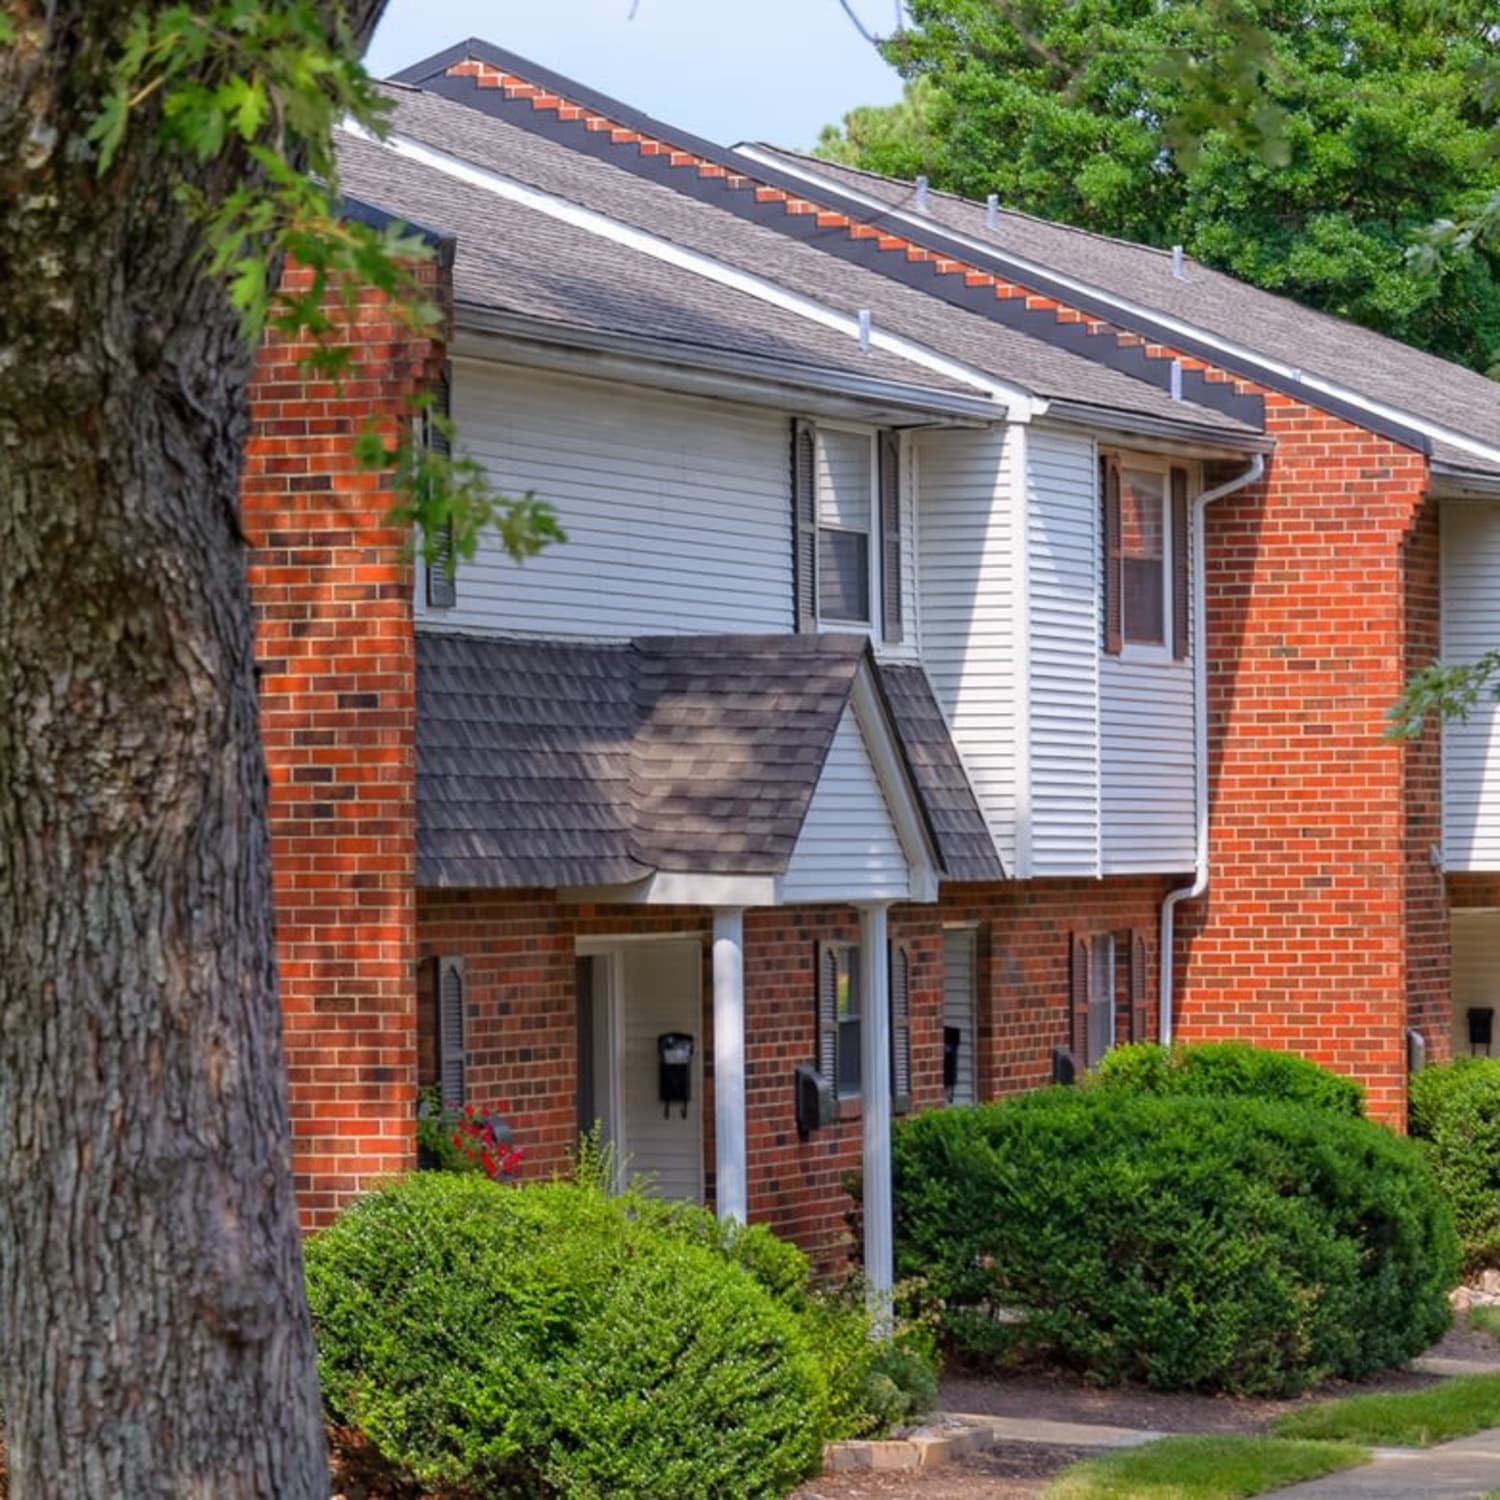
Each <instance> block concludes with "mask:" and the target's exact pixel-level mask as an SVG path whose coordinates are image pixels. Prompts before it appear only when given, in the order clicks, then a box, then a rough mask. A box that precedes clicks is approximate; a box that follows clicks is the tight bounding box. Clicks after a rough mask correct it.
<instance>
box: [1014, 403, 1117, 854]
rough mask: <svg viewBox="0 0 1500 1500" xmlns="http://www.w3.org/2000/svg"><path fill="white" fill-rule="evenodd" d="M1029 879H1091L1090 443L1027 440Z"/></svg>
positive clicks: (1096, 572)
mask: <svg viewBox="0 0 1500 1500" xmlns="http://www.w3.org/2000/svg"><path fill="white" fill-rule="evenodd" d="M1027 459H1028V462H1027V484H1026V492H1027V506H1026V513H1027V574H1028V576H1027V597H1028V601H1029V605H1030V627H1031V628H1030V633H1029V674H1028V675H1029V679H1030V714H1029V718H1030V751H1029V757H1028V758H1029V761H1030V768H1031V809H1030V829H1031V873H1032V874H1033V875H1038V876H1042V875H1097V874H1099V873H1100V870H1101V858H1100V812H1101V809H1100V777H1099V756H1100V733H1099V719H1100V713H1099V656H1100V649H1099V644H1100V634H1101V630H1102V619H1103V617H1102V613H1101V610H1102V605H1101V599H1100V588H1099V584H1100V555H1099V553H1100V535H1099V500H1098V479H1097V460H1096V456H1095V451H1094V445H1093V443H1092V442H1091V441H1089V440H1088V439H1087V438H1080V437H1073V436H1068V435H1064V434H1061V433H1055V432H1045V431H1039V430H1036V429H1033V430H1032V431H1031V432H1030V433H1029V434H1028V437H1027Z"/></svg>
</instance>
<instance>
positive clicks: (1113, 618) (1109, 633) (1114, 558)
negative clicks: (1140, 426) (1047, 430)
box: [1099, 453, 1125, 656]
mask: <svg viewBox="0 0 1500 1500" xmlns="http://www.w3.org/2000/svg"><path fill="white" fill-rule="evenodd" d="M1099 497H1100V503H1101V505H1102V506H1103V511H1104V515H1103V520H1102V530H1103V533H1104V649H1105V650H1106V651H1107V652H1109V654H1110V655H1111V656H1118V655H1119V654H1120V651H1121V649H1122V648H1123V646H1124V644H1125V632H1124V619H1123V611H1124V599H1123V596H1122V594H1121V567H1122V552H1123V539H1122V533H1121V520H1120V460H1119V459H1118V458H1117V457H1116V456H1115V455H1114V454H1113V453H1106V454H1104V455H1103V456H1102V457H1101V458H1100V459H1099Z"/></svg>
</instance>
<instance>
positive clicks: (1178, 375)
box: [1171, 359, 1182, 401]
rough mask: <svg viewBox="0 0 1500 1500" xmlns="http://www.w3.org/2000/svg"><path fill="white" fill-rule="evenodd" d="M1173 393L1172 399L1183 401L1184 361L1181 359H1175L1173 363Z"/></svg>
mask: <svg viewBox="0 0 1500 1500" xmlns="http://www.w3.org/2000/svg"><path fill="white" fill-rule="evenodd" d="M1171 393H1172V399H1173V400H1174V401H1181V400H1182V361H1181V360H1180V359H1174V360H1173V361H1172V392H1171Z"/></svg>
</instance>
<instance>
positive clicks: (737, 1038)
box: [714, 907, 748, 1224]
mask: <svg viewBox="0 0 1500 1500" xmlns="http://www.w3.org/2000/svg"><path fill="white" fill-rule="evenodd" d="M714 1157H715V1183H716V1187H715V1189H714V1201H715V1204H716V1205H717V1208H718V1212H719V1217H720V1218H721V1219H738V1220H739V1221H740V1223H742V1224H743V1223H745V1222H746V1220H747V1189H746V1178H747V1176H748V1173H747V1169H746V1154H745V913H744V912H743V911H741V910H740V909H739V908H738V907H725V908H721V909H719V910H717V911H715V912H714Z"/></svg>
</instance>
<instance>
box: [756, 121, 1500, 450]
mask: <svg viewBox="0 0 1500 1500" xmlns="http://www.w3.org/2000/svg"><path fill="white" fill-rule="evenodd" d="M759 149H761V150H763V151H765V152H767V153H768V154H772V155H774V156H777V157H779V158H780V159H781V160H782V161H784V162H786V163H788V164H789V165H791V166H794V167H797V168H799V169H802V170H809V169H810V170H812V171H815V172H818V173H819V174H821V175H823V176H826V177H827V178H828V179H829V180H830V181H831V182H834V183H836V184H839V185H841V186H844V187H847V188H850V189H852V190H854V191H856V192H860V193H863V194H865V195H866V196H868V197H872V198H878V199H880V200H881V201H883V202H885V203H888V204H890V205H891V206H892V207H893V208H901V209H904V210H907V211H913V210H914V208H915V188H914V186H913V184H911V183H909V182H904V181H902V180H900V179H898V178H892V177H883V176H880V175H879V174H878V173H874V172H864V171H860V170H858V169H856V168H853V167H843V166H838V165H835V164H833V163H830V162H825V161H822V160H819V159H817V158H815V157H809V156H804V155H800V154H798V153H796V152H792V151H784V150H780V149H779V148H776V147H772V146H762V147H760V148H759ZM747 169H748V170H750V171H751V172H753V171H754V167H753V166H751V165H749V164H747ZM809 192H811V190H810V189H809ZM926 216H927V217H928V218H930V219H931V220H932V221H933V223H934V224H935V225H938V226H940V227H944V228H948V229H953V230H957V231H959V232H961V233H963V234H965V235H968V236H969V237H970V238H973V239H977V240H982V241H984V242H986V243H988V244H992V245H993V246H994V247H995V248H996V250H998V251H1001V252H1005V253H1008V254H1012V255H1018V256H1022V257H1024V258H1025V259H1027V260H1030V261H1034V262H1036V263H1037V264H1038V265H1040V266H1042V267H1044V268H1046V269H1048V270H1051V271H1053V272H1056V273H1058V274H1060V275H1064V276H1068V277H1071V278H1073V279H1075V280H1078V281H1083V282H1087V283H1088V284H1089V285H1091V286H1094V287H1097V288H1099V289H1100V290H1101V291H1105V292H1108V293H1110V294H1111V295H1113V296H1117V297H1122V298H1128V299H1129V300H1130V301H1132V302H1133V303H1135V304H1136V305H1137V306H1142V307H1147V308H1150V309H1152V310H1154V311H1156V312H1160V313H1165V314H1167V315H1169V316H1171V317H1173V318H1178V319H1181V320H1183V321H1184V322H1188V323H1191V324H1193V325H1195V326H1196V327H1198V328H1201V329H1203V330H1206V331H1207V332H1209V333H1213V334H1216V335H1218V336H1219V337H1221V338H1225V339H1232V340H1234V342H1235V343H1237V344H1238V345H1240V346H1241V347H1243V348H1248V349H1251V350H1253V351H1254V352H1256V353H1258V354H1261V355H1263V356H1265V357H1267V358H1270V359H1273V360H1277V361H1280V362H1282V363H1284V364H1287V365H1291V366H1293V367H1294V368H1298V369H1301V370H1304V371H1306V372H1307V373H1308V374H1313V375H1320V376H1322V377H1323V378H1324V379H1326V380H1330V381H1334V382H1336V383H1337V384H1339V385H1342V386H1344V387H1346V388H1347V389H1349V390H1351V391H1355V392H1358V393H1359V394H1361V395H1363V396H1365V397H1367V398H1369V399H1372V400H1378V401H1381V402H1384V403H1386V404H1388V405H1390V406H1394V407H1396V408H1398V409H1399V410H1401V411H1405V412H1409V413H1411V414H1412V415H1414V416H1418V417H1421V418H1425V419H1426V420H1428V421H1431V422H1437V423H1441V424H1442V425H1444V426H1446V427H1449V428H1452V429H1453V430H1454V431H1455V432H1461V433H1463V434H1464V435H1465V436H1468V437H1472V438H1476V439H1479V440H1480V441H1482V442H1486V443H1494V444H1496V445H1500V384H1497V383H1496V382H1494V381H1492V380H1489V379H1487V378H1486V377H1485V376H1483V375H1480V374H1478V373H1476V372H1475V371H1473V370H1469V369H1466V368H1465V367H1464V366H1462V365H1456V364H1453V363H1451V362H1450V361H1448V360H1445V359H1440V358H1438V357H1437V356H1436V355H1433V354H1427V353H1424V352H1423V351H1422V350H1420V349H1413V348H1411V347H1410V346H1409V345H1407V344H1403V343H1401V342H1399V341H1398V340H1396V339H1393V338H1388V337H1386V336H1385V335H1384V334H1379V333H1375V332H1374V331H1372V330H1371V329H1368V328H1362V327H1360V326H1359V325H1358V324H1357V323H1349V322H1346V321H1344V320H1343V319H1342V318H1337V317H1334V316H1332V315H1331V314H1329V313H1323V312H1318V311H1315V310H1313V309H1311V308H1308V307H1304V306H1303V305H1302V304H1301V303H1299V302H1294V301H1292V300H1291V298H1289V297H1281V296H1277V295H1276V294H1275V293H1273V292H1267V291H1262V290H1261V289H1260V288H1259V287H1254V286H1250V285H1249V284H1248V283H1246V282H1243V281H1240V280H1238V279H1237V278H1235V277H1233V276H1231V275H1229V274H1228V273H1226V272H1224V271H1217V270H1214V269H1213V268H1212V267H1209V266H1206V265H1204V264H1202V263H1201V262H1200V261H1196V260H1193V259H1192V258H1191V257H1187V258H1185V262H1184V273H1185V274H1184V275H1183V276H1182V277H1180V278H1179V277H1177V276H1174V275H1173V273H1172V256H1171V252H1170V251H1167V250H1157V249H1153V248H1152V247H1151V246H1149V245H1137V244H1133V243H1131V242H1130V241H1128V240H1117V239H1111V238H1109V237H1108V236H1106V235H1100V234H1093V233H1091V232H1089V231H1088V230H1083V229H1075V228H1073V227H1071V226H1070V225H1066V224H1057V223H1053V222H1052V221H1050V220H1047V219H1038V218H1034V217H1032V216H1031V215H1030V214H1023V213H1015V212H1013V211H1011V210H1009V209H1002V210H1001V212H1000V215H999V221H998V224H997V227H996V228H994V229H991V228H990V227H989V225H988V223H987V210H986V208H985V205H984V204H982V203H975V202H972V201H971V200H969V199H967V198H960V197H957V196H956V195H954V194H951V193H941V192H936V191H929V192H928V195H927V209H926ZM1448 451H1449V452H1451V453H1452V454H1453V455H1454V459H1455V462H1461V463H1464V464H1466V465H1468V466H1472V467H1475V468H1480V469H1484V468H1492V467H1494V466H1493V465H1490V464H1488V463H1487V462H1486V461H1485V460H1483V459H1480V458H1476V457H1474V456H1473V455H1471V454H1466V453H1463V452H1462V450H1448Z"/></svg>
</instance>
